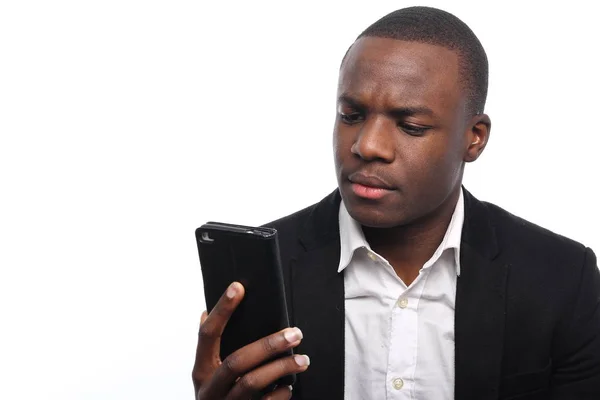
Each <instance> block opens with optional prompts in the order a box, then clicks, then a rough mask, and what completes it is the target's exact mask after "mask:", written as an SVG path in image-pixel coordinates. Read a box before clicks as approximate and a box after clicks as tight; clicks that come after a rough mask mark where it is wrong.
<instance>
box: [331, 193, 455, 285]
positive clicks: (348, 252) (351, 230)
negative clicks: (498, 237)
mask: <svg viewBox="0 0 600 400" xmlns="http://www.w3.org/2000/svg"><path fill="white" fill-rule="evenodd" d="M464 220H465V204H464V196H463V191H462V189H461V191H460V195H459V197H458V202H457V203H456V207H455V208H454V213H453V214H452V219H451V220H450V224H449V225H448V229H447V230H446V234H445V235H444V238H443V239H442V242H441V243H440V245H439V247H438V248H437V250H436V251H435V253H434V255H433V257H432V258H431V260H430V261H435V260H436V259H437V258H439V257H440V256H441V254H442V253H443V252H444V251H445V250H447V249H454V262H455V265H456V275H457V276H460V241H461V238H462V228H463V223H464ZM339 227H340V263H339V266H338V272H342V271H343V270H344V269H345V268H346V267H347V266H348V264H350V261H352V257H353V256H354V252H355V251H356V250H357V249H360V248H366V249H368V250H371V247H370V246H369V243H367V240H366V239H365V235H364V233H363V231H362V228H361V226H360V224H359V223H358V221H356V220H355V219H354V218H352V217H351V216H350V214H349V213H348V210H347V209H346V206H345V205H344V202H343V201H342V202H340V210H339ZM428 265H430V262H429V261H428V262H427V263H426V264H425V266H428Z"/></svg>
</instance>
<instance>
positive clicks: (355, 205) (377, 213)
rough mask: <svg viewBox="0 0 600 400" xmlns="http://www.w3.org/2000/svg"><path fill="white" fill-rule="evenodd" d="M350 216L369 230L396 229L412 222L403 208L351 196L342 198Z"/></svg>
mask: <svg viewBox="0 0 600 400" xmlns="http://www.w3.org/2000/svg"><path fill="white" fill-rule="evenodd" d="M342 198H343V201H344V204H345V205H346V209H347V210H348V214H350V216H351V217H352V218H353V219H355V220H356V221H357V222H358V223H359V224H361V225H362V226H366V227H369V228H381V229H383V228H394V227H397V226H402V225H405V224H406V223H408V222H409V221H410V218H406V216H405V213H404V212H402V211H400V210H401V209H402V207H391V206H390V205H388V204H382V203H381V202H379V201H371V200H363V199H358V198H356V197H355V196H353V195H351V196H349V197H345V196H342Z"/></svg>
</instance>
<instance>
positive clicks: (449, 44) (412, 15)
mask: <svg viewBox="0 0 600 400" xmlns="http://www.w3.org/2000/svg"><path fill="white" fill-rule="evenodd" d="M362 37H380V38H389V39H398V40H406V41H411V42H421V43H429V44H433V45H438V46H443V47H446V48H448V49H450V50H453V51H455V52H457V53H458V57H459V68H460V73H461V82H462V83H463V87H464V89H465V90H466V92H467V93H466V94H467V99H468V105H467V106H468V111H469V112H471V113H473V114H481V113H483V109H484V107H485V100H486V97H487V89H488V59H487V55H486V54H485V50H484V49H483V46H482V45H481V42H480V41H479V39H478V38H477V36H475V33H473V31H472V30H471V28H469V27H468V26H467V24H465V23H464V22H463V21H461V20H460V19H459V18H457V17H456V16H454V15H453V14H450V13H449V12H447V11H443V10H440V9H437V8H432V7H408V8H402V9H400V10H396V11H394V12H391V13H389V14H387V15H386V16H384V17H382V18H381V19H379V20H378V21H376V22H375V23H373V24H372V25H371V26H369V27H368V28H367V29H365V30H364V31H363V32H362V33H361V34H360V35H358V37H357V38H356V40H358V39H360V38H362Z"/></svg>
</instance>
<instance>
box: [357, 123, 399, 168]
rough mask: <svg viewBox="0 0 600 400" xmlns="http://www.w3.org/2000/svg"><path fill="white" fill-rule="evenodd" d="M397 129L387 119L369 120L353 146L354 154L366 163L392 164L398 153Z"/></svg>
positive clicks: (362, 127)
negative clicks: (381, 162) (395, 138)
mask: <svg viewBox="0 0 600 400" xmlns="http://www.w3.org/2000/svg"><path fill="white" fill-rule="evenodd" d="M390 125H393V126H390ZM395 129H396V125H395V124H390V121H386V118H385V117H372V118H369V119H367V120H366V121H365V122H364V123H363V124H362V126H361V128H360V131H359V132H358V135H357V137H356V141H355V142H354V144H353V145H352V149H351V151H352V153H354V154H356V155H357V156H359V157H360V158H362V159H363V160H365V161H376V160H379V161H383V162H386V163H391V162H392V161H394V156H395V152H396V143H395V140H394V136H395V132H394V130H395Z"/></svg>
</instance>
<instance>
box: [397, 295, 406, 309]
mask: <svg viewBox="0 0 600 400" xmlns="http://www.w3.org/2000/svg"><path fill="white" fill-rule="evenodd" d="M407 306H408V299H407V298H406V297H403V298H401V299H400V300H398V307H400V308H406V307H407Z"/></svg>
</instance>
